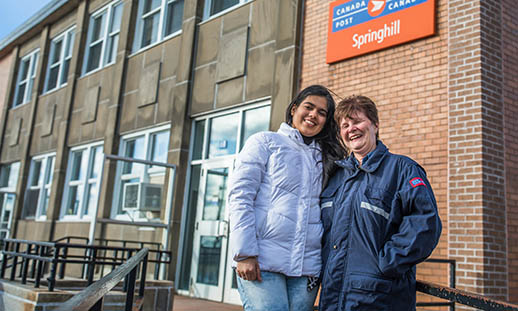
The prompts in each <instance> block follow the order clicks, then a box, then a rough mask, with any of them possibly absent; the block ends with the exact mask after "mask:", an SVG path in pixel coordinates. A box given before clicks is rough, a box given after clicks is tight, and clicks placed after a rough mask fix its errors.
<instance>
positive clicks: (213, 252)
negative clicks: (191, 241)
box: [196, 236, 221, 285]
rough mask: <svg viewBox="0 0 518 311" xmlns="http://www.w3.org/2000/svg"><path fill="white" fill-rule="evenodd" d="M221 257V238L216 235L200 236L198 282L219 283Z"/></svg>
mask: <svg viewBox="0 0 518 311" xmlns="http://www.w3.org/2000/svg"><path fill="white" fill-rule="evenodd" d="M220 257H221V238H220V237H214V236H202V237H200V259H199V261H198V275H197V276H196V282H197V283H203V284H209V285H218V279H219V264H220V261H221V260H220Z"/></svg>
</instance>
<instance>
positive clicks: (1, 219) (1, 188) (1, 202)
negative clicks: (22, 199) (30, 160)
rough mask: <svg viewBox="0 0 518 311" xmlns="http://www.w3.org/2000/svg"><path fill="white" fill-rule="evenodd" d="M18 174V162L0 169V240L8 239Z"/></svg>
mask: <svg viewBox="0 0 518 311" xmlns="http://www.w3.org/2000/svg"><path fill="white" fill-rule="evenodd" d="M19 172H20V162H14V163H10V164H4V165H2V166H1V167H0V239H5V238H9V236H10V234H9V233H10V229H11V223H12V212H13V208H14V203H15V201H16V195H15V194H14V193H13V192H15V191H16V185H17V183H18V174H19Z"/></svg>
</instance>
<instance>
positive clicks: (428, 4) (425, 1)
mask: <svg viewBox="0 0 518 311" xmlns="http://www.w3.org/2000/svg"><path fill="white" fill-rule="evenodd" d="M433 34H435V0H338V1H335V2H332V3H331V4H330V6H329V28H328V32H327V59H326V62H327V63H328V64H330V63H334V62H337V61H340V60H344V59H347V58H351V57H354V56H358V55H362V54H365V53H369V52H373V51H377V50H380V49H384V48H387V47H390V46H394V45H397V44H401V43H404V42H409V41H412V40H416V39H419V38H423V37H427V36H430V35H433Z"/></svg>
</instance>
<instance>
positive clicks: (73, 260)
mask: <svg viewBox="0 0 518 311" xmlns="http://www.w3.org/2000/svg"><path fill="white" fill-rule="evenodd" d="M4 242H5V243H4V247H3V250H2V253H3V254H4V256H3V260H2V261H1V264H0V278H4V276H5V272H6V270H7V269H10V276H9V278H10V280H15V278H16V272H17V271H18V272H19V277H21V280H22V284H25V283H26V282H27V278H28V277H29V275H30V278H33V279H34V287H36V288H38V287H39V285H40V280H41V279H42V278H43V274H44V271H45V270H46V267H48V265H50V271H49V277H48V283H47V285H48V290H49V291H53V290H54V287H55V284H56V279H57V278H60V279H63V278H64V275H65V267H66V265H67V264H82V265H83V269H82V271H83V273H82V278H85V279H87V280H88V284H89V285H90V284H92V283H93V278H94V271H95V268H96V267H98V266H101V268H102V273H101V276H102V275H103V274H104V266H111V267H112V270H114V269H115V268H116V267H117V266H119V265H121V264H123V263H124V262H125V261H126V260H127V259H128V258H129V257H131V256H132V255H133V254H135V253H137V252H138V251H139V250H140V249H142V248H143V247H141V248H127V247H116V246H103V245H86V244H73V243H61V242H60V243H53V242H37V241H27V240H16V239H5V240H4ZM74 249H75V250H84V254H83V255H76V254H68V251H69V250H74ZM107 252H113V253H114V255H113V256H111V257H110V256H107ZM148 253H154V254H156V256H155V255H154V256H152V258H151V259H149V260H148V259H147V258H146V265H147V263H153V264H155V269H154V278H155V279H158V277H159V271H160V266H161V265H162V264H167V263H170V261H171V254H170V251H165V250H156V249H154V250H149V249H148ZM30 261H32V271H30V272H29V266H30ZM9 263H10V264H9ZM58 266H59V271H58ZM19 267H21V269H18V268H19ZM145 268H147V266H146V267H143V268H142V269H143V270H146V269H145Z"/></svg>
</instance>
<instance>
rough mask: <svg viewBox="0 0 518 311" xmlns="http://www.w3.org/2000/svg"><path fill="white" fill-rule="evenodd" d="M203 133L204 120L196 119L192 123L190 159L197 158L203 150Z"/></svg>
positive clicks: (200, 156) (199, 157)
mask: <svg viewBox="0 0 518 311" xmlns="http://www.w3.org/2000/svg"><path fill="white" fill-rule="evenodd" d="M204 133H205V120H201V121H197V122H196V123H195V125H194V143H193V152H192V159H193V160H199V159H201V158H202V152H203V138H204V137H203V135H204Z"/></svg>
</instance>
